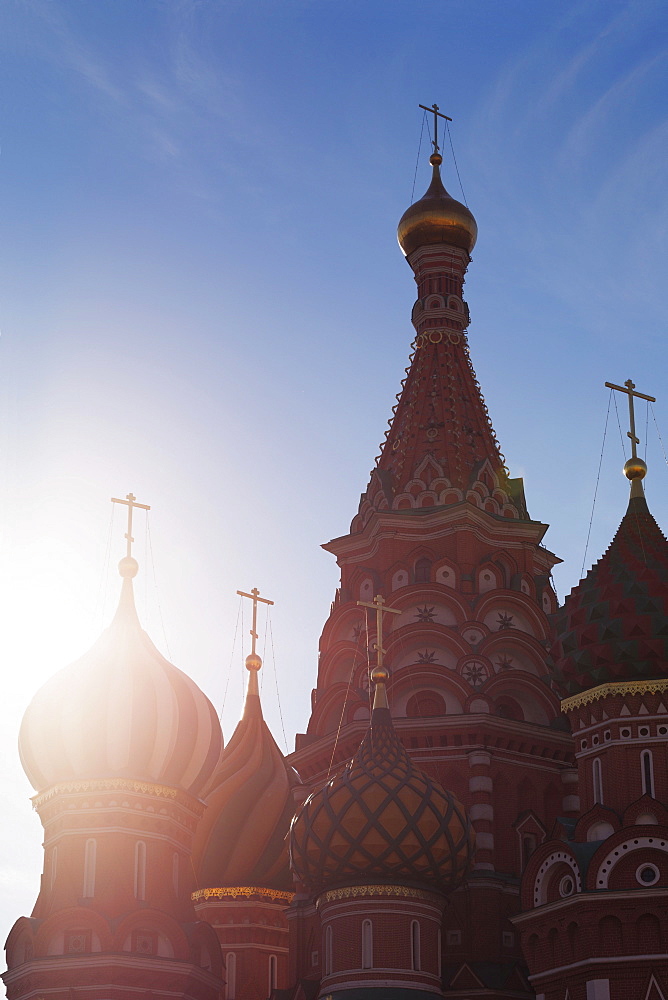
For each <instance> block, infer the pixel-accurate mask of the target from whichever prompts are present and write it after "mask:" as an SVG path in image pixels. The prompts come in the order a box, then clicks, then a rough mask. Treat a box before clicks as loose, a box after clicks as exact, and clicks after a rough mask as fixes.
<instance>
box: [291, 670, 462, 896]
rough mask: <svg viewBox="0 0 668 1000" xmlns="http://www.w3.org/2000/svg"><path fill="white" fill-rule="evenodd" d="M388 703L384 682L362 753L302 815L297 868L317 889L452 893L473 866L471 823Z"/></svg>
mask: <svg viewBox="0 0 668 1000" xmlns="http://www.w3.org/2000/svg"><path fill="white" fill-rule="evenodd" d="M381 689H382V690H381ZM379 695H381V698H380V699H379ZM383 701H384V685H382V684H379V685H378V687H377V689H376V702H375V705H374V709H373V714H372V717H371V725H370V727H369V730H368V732H367V735H366V737H365V738H364V740H363V742H362V745H361V746H360V748H359V750H358V751H357V753H356V754H355V756H354V757H353V759H352V761H351V762H350V763H349V764H348V765H347V766H346V767H345V768H344V770H343V771H342V772H341V773H340V774H338V775H336V777H334V778H332V780H331V781H329V782H328V783H327V784H326V785H325V786H324V787H323V788H321V789H319V790H318V791H316V792H314V793H313V794H312V795H310V796H309V798H308V799H307V800H306V802H305V803H304V805H303V807H302V809H301V811H300V812H299V813H298V815H297V816H296V818H295V820H294V822H293V824H292V832H291V839H290V852H291V862H292V867H293V870H294V871H295V873H296V875H297V877H298V878H299V879H300V880H301V881H302V882H304V884H305V885H307V886H309V887H310V888H311V889H316V890H319V889H321V888H322V887H323V886H325V885H327V886H331V885H335V884H337V883H338V884H350V882H351V881H352V882H360V881H368V880H369V879H380V880H383V881H391V880H395V879H400V880H404V881H406V880H407V881H410V882H415V881H417V882H427V883H428V884H429V885H431V886H433V887H437V888H440V889H441V890H443V891H446V892H449V891H450V890H452V889H454V888H456V886H457V885H458V884H459V883H460V882H461V881H462V879H463V878H464V876H465V875H466V872H467V871H468V869H469V867H470V864H471V860H472V856H473V850H474V833H473V830H472V828H471V824H470V821H469V819H468V816H467V815H466V812H465V810H464V807H463V806H462V805H461V804H460V803H459V802H458V801H457V800H456V799H455V797H454V796H453V795H452V794H451V793H450V792H447V791H445V790H444V789H443V788H442V787H441V785H439V784H438V782H436V781H434V779H433V778H430V777H429V775H427V774H425V773H424V772H423V771H421V770H420V769H419V768H418V767H416V766H415V764H414V763H413V762H412V761H411V759H410V757H409V756H408V754H407V753H406V750H405V749H404V747H403V745H402V743H401V741H400V740H399V737H398V736H397V734H396V732H395V730H394V726H393V725H392V719H391V716H390V712H389V710H388V708H387V707H386V705H387V702H386V701H385V703H384V704H383ZM379 702H380V703H379Z"/></svg>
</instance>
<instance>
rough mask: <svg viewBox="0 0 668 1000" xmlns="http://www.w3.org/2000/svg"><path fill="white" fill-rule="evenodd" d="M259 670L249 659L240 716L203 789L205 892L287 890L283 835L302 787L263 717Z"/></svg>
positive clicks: (199, 864)
mask: <svg viewBox="0 0 668 1000" xmlns="http://www.w3.org/2000/svg"><path fill="white" fill-rule="evenodd" d="M260 663H261V661H260V658H259V657H258V656H249V657H248V658H247V661H246V665H247V666H248V668H249V670H250V678H249V684H248V693H247V695H246V705H245V708H244V713H243V716H242V718H241V721H240V722H239V724H238V726H237V728H236V729H235V731H234V734H233V736H232V739H231V740H230V742H229V743H228V744H227V746H226V747H225V750H224V751H223V754H222V756H221V759H220V763H219V764H218V767H217V768H216V770H215V772H214V774H213V776H212V778H211V780H210V782H209V785H208V787H207V788H206V789H205V790H204V796H203V797H204V799H205V801H206V803H207V806H208V808H207V811H206V813H205V814H204V817H203V819H202V821H201V822H200V825H199V827H198V831H197V836H196V840H195V847H194V866H195V872H196V876H197V882H198V885H199V886H200V887H202V888H204V887H224V886H230V885H244V886H257V887H260V888H265V889H280V890H285V891H288V890H290V889H291V888H292V877H291V875H290V869H289V864H288V846H287V835H288V831H289V828H290V821H291V819H292V817H293V815H294V809H295V804H294V798H293V794H292V790H293V788H294V787H295V786H296V785H299V784H300V783H301V782H300V780H299V776H298V774H297V772H296V771H295V770H294V768H292V767H290V766H289V765H288V764H287V763H286V761H285V758H284V757H283V754H282V753H281V751H280V750H279V748H278V747H277V745H276V742H275V741H274V738H273V736H272V735H271V733H270V732H269V728H268V726H267V724H266V722H265V721H264V718H263V716H262V706H261V704H260V696H259V692H258V683H257V670H258V669H259V666H260Z"/></svg>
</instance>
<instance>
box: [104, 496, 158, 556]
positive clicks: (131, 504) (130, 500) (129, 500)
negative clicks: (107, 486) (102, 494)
mask: <svg viewBox="0 0 668 1000" xmlns="http://www.w3.org/2000/svg"><path fill="white" fill-rule="evenodd" d="M111 502H112V503H122V504H125V506H126V507H127V508H128V530H127V532H126V535H125V537H126V539H127V547H126V550H125V555H126V558H128V559H131V558H132V543H133V542H134V538H133V537H132V511H133V510H134V508H135V507H140V508H141V510H150V509H151V508H150V507H149V506H148V505H147V504H145V503H137V497H136V496H135V495H134V493H128V495H127V496H126V498H125V500H120V499H119V498H118V497H112V498H111Z"/></svg>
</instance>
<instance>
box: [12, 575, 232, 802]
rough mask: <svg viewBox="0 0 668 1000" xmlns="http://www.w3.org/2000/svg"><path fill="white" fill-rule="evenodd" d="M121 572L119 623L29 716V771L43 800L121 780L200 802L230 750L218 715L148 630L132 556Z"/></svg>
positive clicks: (25, 757)
mask: <svg viewBox="0 0 668 1000" xmlns="http://www.w3.org/2000/svg"><path fill="white" fill-rule="evenodd" d="M118 568H119V572H120V574H121V576H122V577H123V585H122V590H121V598H120V601H119V605H118V610H117V611H116V615H115V617H114V620H113V622H112V623H111V625H110V626H109V628H107V629H106V630H105V631H104V632H103V633H102V635H101V636H100V638H99V639H98V640H97V642H96V643H95V645H94V646H93V647H92V649H90V650H89V651H88V652H87V653H86V654H85V655H84V656H82V657H81V658H80V659H79V660H77V661H76V662H75V663H73V664H71V665H70V666H68V667H65V668H64V669H62V670H60V671H59V672H58V673H57V674H55V676H53V677H52V678H51V679H50V680H48V681H47V682H46V684H45V685H44V686H43V687H42V688H41V689H40V690H39V691H38V692H37V694H36V695H35V697H34V698H33V700H32V701H31V703H30V705H29V706H28V708H27V709H26V713H25V715H24V717H23V722H22V724H21V731H20V734H19V751H20V754H21V763H22V764H23V769H24V771H25V772H26V774H27V776H28V779H29V780H30V783H31V784H32V786H33V787H34V788H35V789H36V791H38V792H43V791H45V790H46V789H48V788H50V787H52V786H54V785H58V784H61V783H69V782H73V781H74V782H79V781H89V780H93V779H100V780H104V779H119V778H121V779H129V780H139V781H143V782H151V783H154V784H160V785H169V786H170V787H172V788H179V789H182V790H183V791H186V792H189V793H190V794H192V795H199V793H200V790H201V788H202V787H203V785H204V784H205V782H206V781H207V780H208V779H209V777H210V775H211V773H212V772H213V769H214V767H215V766H216V763H217V762H218V759H219V757H220V751H221V748H222V742H223V737H222V733H221V730H220V723H219V721H218V716H217V714H216V710H215V709H214V707H213V705H212V704H211V702H210V701H209V699H208V698H207V697H206V695H205V694H204V693H203V692H202V691H201V690H200V689H199V687H198V686H197V684H195V682H194V681H193V680H191V679H190V677H187V676H186V674H184V673H182V672H181V671H180V670H179V669H178V667H175V666H174V665H173V664H172V663H169V661H168V660H166V659H165V658H164V656H163V655H162V654H161V653H160V652H159V651H158V650H157V649H156V647H155V646H154V645H153V643H152V642H151V640H150V638H149V637H148V635H147V634H146V632H144V630H143V629H142V627H141V625H140V623H139V618H138V617H137V611H136V609H135V603H134V594H133V586H132V579H133V577H134V576H135V575H136V573H137V570H138V564H137V562H136V560H135V559H133V558H132V557H131V556H126V557H125V558H123V559H121V561H120V563H119V565H118Z"/></svg>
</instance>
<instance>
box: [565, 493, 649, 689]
mask: <svg viewBox="0 0 668 1000" xmlns="http://www.w3.org/2000/svg"><path fill="white" fill-rule="evenodd" d="M667 615H668V542H667V541H666V539H665V538H664V536H663V534H662V532H661V529H660V528H659V526H658V525H657V523H656V521H655V520H654V518H653V517H652V515H651V514H650V512H649V509H648V507H647V502H646V500H645V498H644V497H632V498H631V500H630V501H629V506H628V510H627V511H626V514H625V515H624V517H623V519H622V522H621V524H620V526H619V528H618V530H617V534H616V535H615V537H614V539H613V541H612V543H611V545H610V548H609V549H608V550H607V552H606V553H605V555H604V556H603V557H602V558H601V559H599V561H598V562H597V563H596V564H595V565H594V566H592V568H591V569H590V570H589V572H588V573H587V576H586V577H585V578H584V580H582V581H581V582H580V583H579V584H578V585H577V587H575V588H574V589H573V590H572V591H571V593H570V594H569V596H568V597H567V598H566V600H565V602H564V606H563V608H561V609H560V610H559V611H558V612H557V613H556V615H555V616H554V626H555V634H556V641H555V643H554V646H553V648H552V659H553V661H554V669H553V680H554V684H555V687H556V688H557V689H558V690H559V691H560V692H561V693H562V694H563V695H572V694H577V693H579V692H580V691H584V690H587V689H589V688H593V687H596V686H597V685H599V684H605V683H606V682H610V681H623V680H631V679H643V680H647V679H649V678H657V677H664V676H666V675H668V624H666V616H667Z"/></svg>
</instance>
